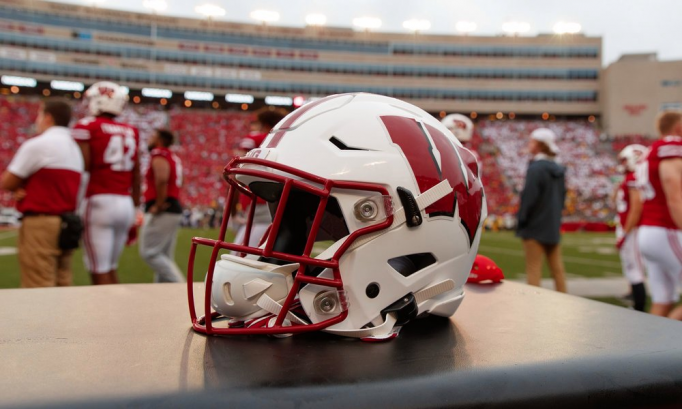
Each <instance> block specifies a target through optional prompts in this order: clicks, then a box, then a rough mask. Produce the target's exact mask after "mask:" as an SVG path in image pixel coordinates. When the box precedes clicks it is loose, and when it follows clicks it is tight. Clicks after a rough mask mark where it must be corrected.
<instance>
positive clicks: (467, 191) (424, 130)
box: [381, 116, 483, 243]
mask: <svg viewBox="0 0 682 409" xmlns="http://www.w3.org/2000/svg"><path fill="white" fill-rule="evenodd" d="M381 120H382V121H383V123H384V126H386V130H387V131H388V134H389V135H390V137H391V140H392V141H393V142H394V143H396V144H397V145H398V146H400V149H401V150H402V151H403V154H404V155H405V157H406V158H407V161H408V162H409V164H410V167H411V168H412V172H413V173H414V177H415V179H416V180H417V185H418V186H419V193H424V192H426V191H427V190H429V189H430V188H432V187H433V186H435V185H436V184H438V183H439V182H440V181H442V180H443V179H444V178H445V179H447V180H448V181H449V182H450V185H451V186H452V187H453V192H452V193H451V194H449V195H447V196H445V197H444V198H442V199H440V200H439V201H437V202H436V203H434V204H432V205H431V206H429V207H427V208H426V214H427V215H428V216H429V217H435V216H449V217H454V215H455V206H456V205H457V204H458V203H459V206H458V207H459V217H460V218H461V220H462V225H463V226H464V228H465V229H466V231H467V232H468V235H469V240H470V243H471V242H473V240H474V238H475V236H476V231H477V230H478V225H479V224H480V222H481V214H482V211H483V187H482V185H481V181H480V180H479V179H478V164H477V163H476V159H475V158H474V156H473V155H472V154H471V152H469V151H468V150H466V149H464V148H462V147H460V146H458V145H455V144H454V142H452V141H450V140H449V139H448V137H447V136H445V135H444V134H443V133H442V132H441V131H440V130H438V129H437V128H434V127H433V126H431V125H427V124H423V123H421V122H417V121H416V120H415V119H412V118H406V117H402V116H382V117H381ZM432 141H433V142H432ZM462 164H464V166H462Z"/></svg>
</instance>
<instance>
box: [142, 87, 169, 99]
mask: <svg viewBox="0 0 682 409" xmlns="http://www.w3.org/2000/svg"><path fill="white" fill-rule="evenodd" d="M142 96H143V97H147V98H171V97H172V96H173V91H171V90H169V89H162V88H142Z"/></svg>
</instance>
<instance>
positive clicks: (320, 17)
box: [305, 13, 327, 27]
mask: <svg viewBox="0 0 682 409" xmlns="http://www.w3.org/2000/svg"><path fill="white" fill-rule="evenodd" d="M305 23H306V24H307V25H309V26H314V27H322V26H323V25H325V24H327V16H325V15H324V14H317V13H313V14H308V15H307V16H305Z"/></svg>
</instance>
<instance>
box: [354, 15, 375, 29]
mask: <svg viewBox="0 0 682 409" xmlns="http://www.w3.org/2000/svg"><path fill="white" fill-rule="evenodd" d="M353 25H354V26H355V27H358V28H361V29H363V30H366V31H369V30H373V29H374V30H376V29H377V28H379V27H381V19H378V18H376V17H367V16H364V17H356V18H354V19H353Z"/></svg>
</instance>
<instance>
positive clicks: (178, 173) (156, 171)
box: [140, 129, 185, 283]
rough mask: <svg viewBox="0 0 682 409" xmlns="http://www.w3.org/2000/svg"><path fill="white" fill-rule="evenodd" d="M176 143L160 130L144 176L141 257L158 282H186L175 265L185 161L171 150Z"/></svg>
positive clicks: (167, 132)
mask: <svg viewBox="0 0 682 409" xmlns="http://www.w3.org/2000/svg"><path fill="white" fill-rule="evenodd" d="M174 141H175V137H174V136H173V133H171V132H170V131H168V130H165V129H157V130H156V132H155V133H154V135H153V136H152V137H151V138H150V140H149V142H148V148H149V154H150V156H151V161H150V163H149V169H148V170H147V175H146V176H145V182H146V189H145V191H144V206H145V215H144V223H143V225H142V234H140V256H141V257H142V258H143V259H144V261H146V262H147V264H149V266H150V267H151V268H152V270H154V282H155V283H173V282H175V283H177V282H184V281H185V277H184V276H183V275H182V273H181V272H180V268H178V265H177V264H176V263H175V240H176V237H177V232H178V227H180V219H181V218H182V205H181V204H180V187H182V162H181V161H180V158H178V157H177V155H175V154H174V153H173V152H172V151H171V150H170V147H171V146H172V145H173V142H174Z"/></svg>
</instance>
